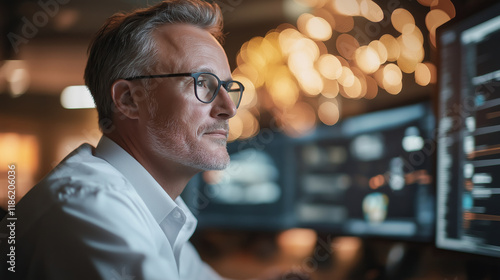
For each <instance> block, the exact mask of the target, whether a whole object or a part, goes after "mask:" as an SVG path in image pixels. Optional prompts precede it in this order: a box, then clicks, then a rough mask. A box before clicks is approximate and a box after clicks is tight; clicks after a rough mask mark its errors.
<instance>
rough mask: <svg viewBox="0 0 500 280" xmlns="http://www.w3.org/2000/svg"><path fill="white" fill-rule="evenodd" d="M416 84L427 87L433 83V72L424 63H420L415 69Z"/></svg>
mask: <svg viewBox="0 0 500 280" xmlns="http://www.w3.org/2000/svg"><path fill="white" fill-rule="evenodd" d="M415 82H416V83H417V84H418V85H421V86H426V85H428V84H429V83H430V82H431V71H430V70H429V68H428V67H427V65H425V64H424V63H419V64H417V66H416V67H415Z"/></svg>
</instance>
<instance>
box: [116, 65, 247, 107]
mask: <svg viewBox="0 0 500 280" xmlns="http://www.w3.org/2000/svg"><path fill="white" fill-rule="evenodd" d="M203 74H208V75H212V76H214V77H215V78H216V79H217V89H216V90H215V93H214V95H213V96H212V98H211V99H210V100H209V101H203V100H201V99H200V97H199V96H198V90H197V86H196V84H197V82H198V77H200V76H201V75H203ZM170 77H192V78H193V79H194V95H195V96H196V99H198V100H199V101H200V102H201V103H205V104H208V103H212V101H214V100H215V98H216V97H217V95H218V94H219V90H220V87H221V86H223V87H224V89H225V90H226V91H228V92H229V91H230V90H229V88H228V87H229V85H230V84H232V83H236V84H237V85H238V86H239V87H240V89H239V92H240V96H239V99H238V104H234V105H236V108H238V107H239V106H240V103H241V98H242V97H243V91H244V90H245V87H244V86H243V84H242V83H240V82H238V81H235V80H229V81H222V80H221V79H219V77H217V75H215V74H214V73H210V72H195V73H174V74H158V75H144V76H134V77H129V78H124V80H127V81H132V80H139V79H154V78H170ZM233 91H234V90H233Z"/></svg>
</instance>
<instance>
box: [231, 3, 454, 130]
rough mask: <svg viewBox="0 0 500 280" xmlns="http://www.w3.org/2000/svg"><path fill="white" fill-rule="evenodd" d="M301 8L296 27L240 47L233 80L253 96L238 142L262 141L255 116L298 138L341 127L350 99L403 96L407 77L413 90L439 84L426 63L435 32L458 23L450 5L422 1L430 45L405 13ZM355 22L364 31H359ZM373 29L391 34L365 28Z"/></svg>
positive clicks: (239, 123)
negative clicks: (318, 125) (343, 106)
mask: <svg viewBox="0 0 500 280" xmlns="http://www.w3.org/2000/svg"><path fill="white" fill-rule="evenodd" d="M295 1H296V2H297V3H296V5H299V6H300V7H301V11H302V13H301V14H300V15H299V16H297V21H296V23H297V24H296V27H295V26H293V25H292V24H288V23H284V24H281V25H279V26H278V27H277V28H276V29H273V30H271V31H269V32H268V33H267V34H266V35H265V36H264V37H254V38H252V39H251V40H249V41H248V42H245V43H244V44H242V46H241V49H240V51H239V53H238V55H237V57H236V63H237V67H236V69H235V71H234V72H233V77H234V78H235V79H237V80H240V81H241V82H242V83H243V84H244V85H245V87H246V89H247V90H246V92H245V96H244V97H243V100H242V102H241V105H240V106H241V107H240V110H243V111H244V112H243V113H238V115H237V116H236V117H235V118H234V120H232V121H231V124H232V127H233V128H232V131H231V135H230V138H231V139H244V138H246V137H250V136H251V135H255V133H257V132H258V130H259V129H260V127H259V118H260V115H255V114H252V113H255V112H260V111H262V110H266V111H267V113H269V114H270V115H271V117H272V118H273V120H274V121H276V125H278V126H279V127H280V128H282V129H283V131H284V132H285V133H287V134H288V135H290V136H293V137H296V136H301V135H304V134H305V133H308V132H309V131H311V130H312V129H313V128H314V126H315V125H316V123H317V122H318V121H321V122H323V123H325V124H328V125H333V124H335V123H337V122H338V121H339V119H340V118H341V114H340V110H339V107H340V104H341V101H342V99H343V98H347V99H360V98H364V99H368V100H371V99H374V98H377V96H378V95H380V94H383V93H384V92H386V93H389V94H392V95H395V94H399V93H400V92H401V91H402V90H403V86H404V85H403V75H407V74H412V75H413V76H414V85H418V86H427V85H429V84H431V83H435V82H436V69H435V66H434V65H433V64H431V63H429V62H425V61H424V59H426V57H429V56H428V54H426V44H428V43H430V44H435V42H434V41H435V30H436V28H437V27H438V26H439V25H441V24H443V23H444V22H446V21H448V20H449V19H450V18H452V17H454V16H455V8H454V6H453V4H451V1H450V0H439V1H438V0H418V3H420V4H421V5H423V6H425V7H429V11H428V13H427V15H426V16H425V24H426V27H427V29H428V30H427V31H428V33H429V37H428V38H425V37H424V35H423V34H424V33H426V32H424V30H421V28H419V27H418V26H417V25H416V24H415V23H416V22H422V18H416V16H417V14H415V15H413V14H412V13H410V11H409V10H407V9H404V8H401V7H399V8H397V9H394V10H393V11H392V12H391V13H389V14H388V11H387V10H383V9H382V8H381V7H380V6H379V5H378V4H377V3H375V1H373V0H357V1H343V0H295ZM355 17H356V18H357V19H356V24H358V23H359V24H361V25H358V26H355V20H354V18H355ZM358 18H359V20H360V21H359V22H358ZM363 22H364V23H363ZM371 22H373V23H378V22H381V24H380V25H381V26H382V27H384V29H380V26H379V25H366V23H368V24H371ZM388 23H389V24H390V25H389V26H388V27H387V26H386V25H387V24H388ZM363 24H365V25H363ZM386 27H387V28H394V30H393V31H392V32H391V31H390V30H386ZM394 31H395V32H394ZM398 33H399V34H398ZM407 81H409V80H407V79H405V84H406V83H408V82H407ZM379 88H380V89H383V91H380V92H379Z"/></svg>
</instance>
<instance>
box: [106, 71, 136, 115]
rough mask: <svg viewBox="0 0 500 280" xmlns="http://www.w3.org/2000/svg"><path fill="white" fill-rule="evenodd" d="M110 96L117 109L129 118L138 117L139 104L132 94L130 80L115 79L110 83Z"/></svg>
mask: <svg viewBox="0 0 500 280" xmlns="http://www.w3.org/2000/svg"><path fill="white" fill-rule="evenodd" d="M111 98H113V102H114V103H115V107H116V109H117V111H119V112H121V113H122V114H123V115H124V116H126V117H127V118H129V119H137V118H139V104H138V103H137V100H136V98H134V94H133V85H132V82H131V81H127V80H116V81H115V82H114V83H113V84H112V85H111Z"/></svg>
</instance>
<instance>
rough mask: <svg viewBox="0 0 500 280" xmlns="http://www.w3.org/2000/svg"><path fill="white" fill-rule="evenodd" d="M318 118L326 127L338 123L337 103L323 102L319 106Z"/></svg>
mask: <svg viewBox="0 0 500 280" xmlns="http://www.w3.org/2000/svg"><path fill="white" fill-rule="evenodd" d="M318 117H319V119H320V120H321V122H323V123H324V124H326V125H334V124H336V123H337V122H338V121H339V118H340V111H339V107H338V103H337V102H334V101H325V102H323V103H321V104H320V105H319V108H318Z"/></svg>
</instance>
